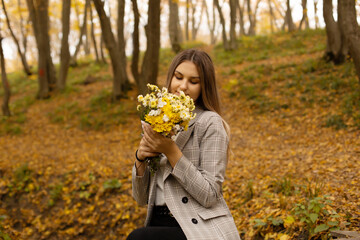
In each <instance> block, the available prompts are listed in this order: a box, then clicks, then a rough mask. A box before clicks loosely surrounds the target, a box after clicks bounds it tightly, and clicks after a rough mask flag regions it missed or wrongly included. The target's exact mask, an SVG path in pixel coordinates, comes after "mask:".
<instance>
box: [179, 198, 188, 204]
mask: <svg viewBox="0 0 360 240" xmlns="http://www.w3.org/2000/svg"><path fill="white" fill-rule="evenodd" d="M181 201H182V202H183V203H187V202H188V201H189V199H188V198H187V197H183V198H182V200H181Z"/></svg>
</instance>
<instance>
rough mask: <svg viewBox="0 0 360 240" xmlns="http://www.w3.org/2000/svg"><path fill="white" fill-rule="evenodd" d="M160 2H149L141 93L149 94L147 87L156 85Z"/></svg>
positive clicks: (151, 0)
mask: <svg viewBox="0 0 360 240" xmlns="http://www.w3.org/2000/svg"><path fill="white" fill-rule="evenodd" d="M160 2H161V1H160V0H149V9H148V24H147V25H146V26H145V33H146V38H147V43H146V52H145V56H144V59H143V63H142V66H141V78H140V79H141V81H140V89H139V91H140V93H141V94H145V93H146V92H147V87H146V85H147V84H148V83H150V84H156V82H157V81H156V78H157V74H158V64H159V50H160Z"/></svg>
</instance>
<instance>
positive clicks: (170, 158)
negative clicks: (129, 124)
mask: <svg viewBox="0 0 360 240" xmlns="http://www.w3.org/2000/svg"><path fill="white" fill-rule="evenodd" d="M167 87H168V89H169V91H170V92H171V93H174V94H179V92H180V91H183V92H184V93H185V94H187V95H189V96H190V97H191V98H192V99H193V100H194V102H195V106H196V108H195V113H196V117H195V119H193V120H191V121H190V124H189V128H188V130H187V131H184V132H181V133H180V134H179V135H178V136H177V138H176V140H175V141H173V140H171V139H170V138H166V137H163V136H162V135H160V134H159V133H156V132H155V131H153V130H152V128H151V126H150V125H149V124H147V123H144V122H142V128H143V131H144V135H143V138H142V139H141V141H140V144H139V148H138V150H137V151H136V160H135V165H134V167H133V175H132V179H133V196H134V198H135V200H136V201H137V202H138V203H139V204H141V205H145V204H148V213H147V217H146V221H145V227H143V228H139V229H136V230H134V231H133V232H132V233H131V234H130V235H129V236H128V238H127V239H128V240H132V239H152V240H154V239H171V240H175V239H194V240H201V239H204V240H205V239H206V240H211V239H214V240H215V239H216V240H219V239H229V240H230V239H240V237H239V233H238V231H237V229H236V226H235V223H234V219H233V217H232V216H231V213H230V211H229V208H228V207H227V205H226V202H225V200H224V198H223V195H222V183H223V182H224V177H225V169H226V165H227V158H228V156H227V152H228V142H229V133H228V131H227V129H228V127H227V124H226V123H225V122H224V120H223V119H222V118H221V116H220V114H221V111H220V99H219V94H218V90H217V86H216V80H215V70H214V65H213V63H212V60H211V58H210V57H209V55H208V54H207V53H205V52H204V51H201V50H196V49H189V50H185V51H183V52H181V53H180V54H178V55H177V56H176V57H175V58H174V60H173V62H172V63H171V65H170V68H169V72H168V77H167ZM159 154H161V156H162V158H161V161H160V169H159V170H158V171H157V172H156V173H155V174H154V175H152V174H150V172H149V169H148V166H147V165H146V163H145V162H144V160H145V159H146V158H147V157H153V156H158V155H159Z"/></svg>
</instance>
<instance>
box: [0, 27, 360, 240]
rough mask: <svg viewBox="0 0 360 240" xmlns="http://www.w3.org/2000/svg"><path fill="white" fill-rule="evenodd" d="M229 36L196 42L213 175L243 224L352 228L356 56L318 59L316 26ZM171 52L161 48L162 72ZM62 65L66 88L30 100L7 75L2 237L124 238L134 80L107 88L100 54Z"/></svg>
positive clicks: (132, 211) (357, 142) (291, 230)
mask: <svg viewBox="0 0 360 240" xmlns="http://www.w3.org/2000/svg"><path fill="white" fill-rule="evenodd" d="M238 43H239V50H237V51H236V52H230V53H229V52H224V51H223V50H222V47H221V46H215V47H210V46H202V47H204V49H206V51H208V52H209V53H210V54H211V55H212V57H213V59H214V61H215V64H216V69H217V77H218V80H219V83H220V91H221V96H222V101H223V108H224V111H223V112H224V119H225V120H226V121H227V122H228V123H229V125H230V127H231V157H230V161H229V163H228V169H227V175H226V179H225V183H224V186H223V189H224V196H225V199H226V201H227V203H228V205H229V207H230V209H231V212H232V214H233V217H234V219H235V222H236V225H237V227H238V230H239V233H240V234H241V237H242V238H243V239H281V240H286V239H308V238H310V237H312V239H327V238H330V236H329V231H330V230H331V229H341V230H353V231H358V232H360V197H359V196H360V188H359V186H360V164H359V163H360V161H359V160H360V93H359V92H360V91H359V89H360V87H359V81H358V79H357V78H356V76H355V70H354V67H353V64H352V63H351V62H348V63H345V64H343V65H340V66H334V65H333V64H331V63H326V62H325V61H324V60H323V59H322V55H323V53H324V50H325V46H326V38H325V33H324V32H323V31H309V32H298V33H293V34H284V33H282V34H277V35H272V36H267V37H253V38H242V39H241V40H239V42H238ZM200 45H201V44H200ZM172 56H173V53H171V51H170V50H162V52H161V57H162V58H161V63H160V76H159V79H158V80H159V83H160V84H161V83H163V81H164V79H165V75H166V66H167V65H168V64H169V59H171V57H172ZM69 74H70V75H69V87H68V88H67V90H66V91H65V92H63V93H57V94H54V95H53V96H52V97H51V98H50V99H47V100H41V101H40V100H35V99H34V96H35V94H36V80H35V79H36V77H32V78H28V79H26V78H24V77H23V76H22V75H21V74H17V75H16V74H13V75H11V76H10V80H11V85H12V87H13V88H14V91H13V92H14V96H13V98H12V100H11V101H12V105H11V108H12V111H13V116H12V117H11V118H2V119H0V153H1V154H0V239H1V237H2V238H3V239H13V240H14V239H125V237H126V236H127V234H129V233H130V232H131V231H132V230H133V229H134V228H136V227H140V226H142V224H143V221H144V219H145V214H146V209H145V208H144V207H140V206H138V205H137V204H136V202H135V201H134V200H133V198H132V197H131V168H132V165H133V163H134V152H135V150H136V148H137V145H138V142H139V140H140V124H139V117H138V115H137V113H136V105H137V102H136V96H137V91H136V90H135V89H133V90H131V91H130V92H128V98H127V99H122V100H121V101H120V102H112V101H111V87H112V83H111V80H110V79H111V71H110V69H109V66H107V65H98V64H95V63H93V62H89V61H85V62H81V63H80V64H79V66H78V67H77V68H73V69H71V70H70V73H69ZM89 76H90V77H89ZM86 79H87V80H93V81H90V82H91V83H90V84H86V85H84V84H83V83H84V81H85V80H86ZM0 96H2V92H0ZM6 237H9V238H6Z"/></svg>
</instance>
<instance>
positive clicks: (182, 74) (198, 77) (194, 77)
mask: <svg viewBox="0 0 360 240" xmlns="http://www.w3.org/2000/svg"><path fill="white" fill-rule="evenodd" d="M175 73H178V74H180V75H181V76H184V74H182V73H181V72H179V71H178V70H176V71H175ZM189 78H191V79H194V78H195V79H196V78H199V79H200V77H199V76H196V77H195V76H192V77H189Z"/></svg>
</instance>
